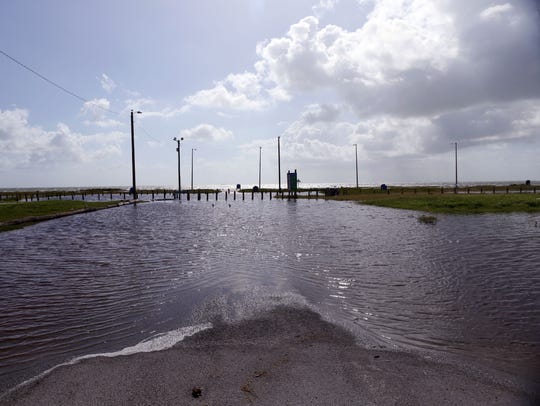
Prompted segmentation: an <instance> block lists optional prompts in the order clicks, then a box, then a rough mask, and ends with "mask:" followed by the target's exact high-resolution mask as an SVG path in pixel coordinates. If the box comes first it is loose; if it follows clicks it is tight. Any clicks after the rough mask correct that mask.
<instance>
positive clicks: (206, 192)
mask: <svg viewBox="0 0 540 406" xmlns="http://www.w3.org/2000/svg"><path fill="white" fill-rule="evenodd" d="M208 195H209V193H208V192H206V201H208Z"/></svg>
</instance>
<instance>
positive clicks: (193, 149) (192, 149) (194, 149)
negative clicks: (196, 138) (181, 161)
mask: <svg viewBox="0 0 540 406" xmlns="http://www.w3.org/2000/svg"><path fill="white" fill-rule="evenodd" d="M193 151H197V149H196V148H191V190H193Z"/></svg>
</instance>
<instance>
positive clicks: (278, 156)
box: [277, 137, 281, 192]
mask: <svg viewBox="0 0 540 406" xmlns="http://www.w3.org/2000/svg"><path fill="white" fill-rule="evenodd" d="M280 138H281V137H277V168H278V169H277V171H278V190H279V191H280V192H281V156H280V146H279V139H280Z"/></svg>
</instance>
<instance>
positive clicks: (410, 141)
mask: <svg viewBox="0 0 540 406" xmlns="http://www.w3.org/2000/svg"><path fill="white" fill-rule="evenodd" d="M539 102H540V99H538V100H534V101H518V102H510V103H505V104H496V105H495V104H492V105H484V106H474V107H468V108H464V109H459V110H454V111H449V112H445V113H443V114H436V115H431V116H424V117H397V116H391V115H380V116H374V117H371V118H369V119H366V120H362V121H360V122H354V121H339V120H337V117H336V119H334V120H317V119H313V116H312V113H313V112H314V111H315V112H316V111H324V109H322V107H323V106H309V107H308V110H306V111H305V112H304V113H303V114H302V115H301V117H300V119H299V120H297V121H295V122H293V123H291V124H290V125H289V126H288V127H287V128H286V129H285V130H284V131H283V133H282V143H283V151H284V156H286V157H290V158H293V159H295V160H308V161H309V160H312V161H313V160H320V161H323V160H326V161H334V162H338V161H340V160H344V161H348V160H352V159H353V156H352V155H351V153H350V150H351V145H352V144H354V143H357V144H358V148H359V156H360V158H361V159H364V160H365V159H372V160H373V159H377V158H395V157H399V156H407V155H408V156H417V157H429V156H433V155H434V154H439V153H443V152H445V151H449V150H451V148H453V147H452V145H451V143H452V142H456V141H458V142H459V143H460V147H461V148H463V147H474V146H478V145H483V146H485V147H488V146H490V145H493V146H495V145H505V144H506V143H508V142H513V143H516V142H520V143H533V142H535V140H537V139H538V133H539V132H540V107H538V106H539Z"/></svg>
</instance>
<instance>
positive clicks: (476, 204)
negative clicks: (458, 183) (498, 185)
mask: <svg viewBox="0 0 540 406" xmlns="http://www.w3.org/2000/svg"><path fill="white" fill-rule="evenodd" d="M330 199H335V200H352V201H358V202H361V203H363V204H369V205H374V206H381V207H391V208H395V209H407V210H418V211H424V212H428V213H449V214H479V213H512V212H527V213H535V212H540V194H532V193H531V194H406V193H405V194H395V195H392V194H390V195H388V194H385V193H369V194H368V193H364V194H346V195H340V196H336V197H331V198H330Z"/></svg>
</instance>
